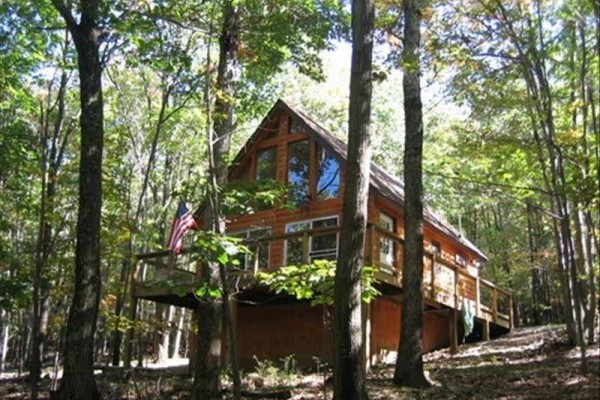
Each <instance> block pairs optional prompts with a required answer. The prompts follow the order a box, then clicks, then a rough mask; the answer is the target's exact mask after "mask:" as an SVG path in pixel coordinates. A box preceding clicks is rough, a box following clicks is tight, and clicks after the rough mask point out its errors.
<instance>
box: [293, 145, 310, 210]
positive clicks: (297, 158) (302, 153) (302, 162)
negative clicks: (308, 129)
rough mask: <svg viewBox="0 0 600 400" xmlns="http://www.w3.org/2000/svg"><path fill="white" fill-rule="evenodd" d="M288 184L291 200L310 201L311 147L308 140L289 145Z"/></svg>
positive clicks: (294, 201)
mask: <svg viewBox="0 0 600 400" xmlns="http://www.w3.org/2000/svg"><path fill="white" fill-rule="evenodd" d="M288 153H289V154H288V184H289V186H290V196H291V200H292V202H293V203H295V204H304V203H306V202H307V201H308V193H309V192H308V180H309V177H308V168H309V159H310V158H309V154H310V147H309V145H308V140H302V141H299V142H295V143H292V144H290V145H289V152H288Z"/></svg>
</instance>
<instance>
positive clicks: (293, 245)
mask: <svg viewBox="0 0 600 400" xmlns="http://www.w3.org/2000/svg"><path fill="white" fill-rule="evenodd" d="M337 225H338V218H337V217H327V218H321V219H315V220H312V221H302V222H294V223H291V224H288V225H287V226H286V229H285V231H286V232H287V233H293V232H302V231H307V230H312V229H319V228H327V227H334V226H337ZM303 248H304V243H303V237H295V238H292V239H288V240H286V264H287V265H301V264H302V263H303V261H304V260H303ZM337 250H338V235H337V232H328V233H321V234H313V235H312V236H311V237H310V239H309V243H308V259H309V260H308V261H309V262H312V261H314V260H334V261H335V260H336V259H337Z"/></svg>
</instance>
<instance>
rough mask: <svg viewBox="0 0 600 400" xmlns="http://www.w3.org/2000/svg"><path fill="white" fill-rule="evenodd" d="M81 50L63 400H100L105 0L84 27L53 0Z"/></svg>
mask: <svg viewBox="0 0 600 400" xmlns="http://www.w3.org/2000/svg"><path fill="white" fill-rule="evenodd" d="M53 4H54V6H55V7H56V9H57V10H58V11H59V12H60V14H61V15H62V17H63V18H64V20H65V22H66V23H67V27H68V28H69V31H70V32H71V35H72V37H73V40H74V42H75V46H76V49H77V64H78V69H79V80H80V103H81V116H80V126H81V151H80V164H79V204H78V205H79V208H78V214H77V230H76V232H77V243H76V246H75V291H74V294H73V300H72V303H71V308H70V311H69V317H68V321H67V333H66V345H65V357H64V372H63V378H62V381H61V385H60V388H59V390H58V393H57V398H59V399H65V400H67V399H80V400H87V399H90V400H96V399H100V393H99V391H98V388H97V387H96V381H95V379H94V333H95V331H96V318H97V315H98V305H99V301H100V288H101V277H100V215H101V206H102V148H103V142H104V126H103V101H102V66H101V63H100V54H99V45H100V35H101V29H100V27H99V26H98V23H97V21H98V19H99V1H97V0H88V1H84V0H82V1H81V3H80V8H79V10H78V12H80V13H81V14H80V22H79V23H77V22H76V21H75V19H74V17H73V15H72V11H71V10H70V9H69V8H67V6H66V5H65V3H64V2H63V1H62V0H53Z"/></svg>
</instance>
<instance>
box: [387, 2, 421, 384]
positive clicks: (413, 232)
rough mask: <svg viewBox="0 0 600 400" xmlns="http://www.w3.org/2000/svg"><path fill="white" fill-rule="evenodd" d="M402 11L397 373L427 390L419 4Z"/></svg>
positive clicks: (401, 381) (407, 5) (405, 6)
mask: <svg viewBox="0 0 600 400" xmlns="http://www.w3.org/2000/svg"><path fill="white" fill-rule="evenodd" d="M402 8H403V12H404V49H403V51H402V64H403V67H404V80H403V89H404V118H405V127H406V131H405V135H406V139H405V142H404V185H405V187H404V196H405V197H404V232H405V238H404V249H405V254H404V266H403V273H402V290H403V297H402V299H403V300H402V318H401V324H400V344H399V348H398V358H397V361H396V368H395V370H394V382H395V383H396V384H399V385H406V386H413V387H424V386H427V385H428V382H427V380H426V379H425V375H424V374H423V292H422V284H423V168H422V167H423V166H422V163H423V110H422V109H423V104H422V103H421V85H420V74H421V67H420V64H421V62H420V51H419V49H420V43H421V32H420V29H421V2H420V1H419V0H405V1H404V2H403V7H402Z"/></svg>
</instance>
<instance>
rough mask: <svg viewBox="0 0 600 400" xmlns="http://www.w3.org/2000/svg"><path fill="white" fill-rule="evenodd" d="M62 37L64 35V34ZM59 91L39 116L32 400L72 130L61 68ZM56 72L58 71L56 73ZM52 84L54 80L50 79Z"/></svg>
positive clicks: (66, 75)
mask: <svg viewBox="0 0 600 400" xmlns="http://www.w3.org/2000/svg"><path fill="white" fill-rule="evenodd" d="M65 36H67V35H66V33H65ZM68 47H69V39H68V37H66V38H65V45H64V48H63V52H64V55H63V64H66V58H67V52H68ZM60 69H62V71H60V74H59V75H60V78H59V83H58V91H57V93H56V99H55V101H54V99H53V96H52V94H51V92H52V89H54V84H53V83H54V82H51V83H50V85H49V90H48V92H49V93H48V97H47V100H46V101H45V102H43V103H44V104H43V105H41V106H40V108H41V109H42V112H41V115H40V124H39V125H40V127H39V130H40V149H41V151H40V153H41V160H40V161H41V162H40V169H41V188H40V189H41V190H40V212H39V226H38V237H37V243H36V250H35V252H36V254H35V269H34V274H33V292H32V303H33V313H32V314H33V315H32V317H33V324H32V333H31V359H30V365H29V366H30V368H29V376H30V380H31V397H32V399H37V385H38V381H39V378H40V374H41V369H42V360H43V353H44V342H45V339H46V334H47V327H48V317H49V315H48V313H49V306H50V304H49V301H50V296H49V291H50V290H49V289H50V287H49V282H48V271H47V266H48V261H49V258H50V255H51V253H52V252H53V247H54V245H53V244H54V242H55V238H54V237H53V236H54V235H56V234H57V232H55V229H54V228H55V227H54V226H53V223H52V214H53V213H54V212H55V208H56V192H57V183H58V177H59V173H60V170H61V168H62V164H63V158H64V157H65V150H66V146H67V144H68V141H69V137H70V136H71V131H72V130H73V129H72V128H73V125H72V124H70V123H68V121H66V120H67V117H68V115H67V111H66V95H67V89H68V88H67V85H68V83H69V73H68V71H67V70H65V69H64V68H60ZM57 72H58V71H57ZM53 80H54V79H53Z"/></svg>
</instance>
